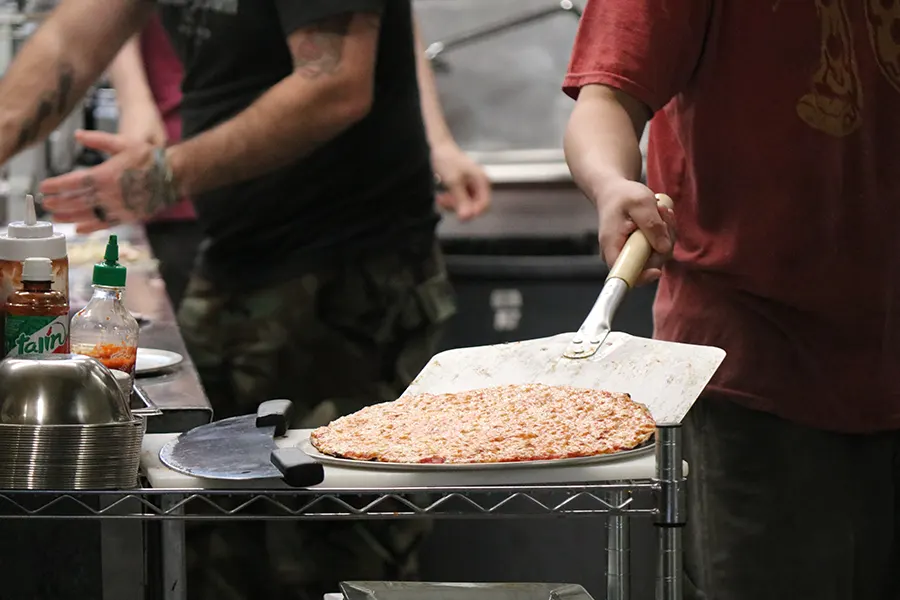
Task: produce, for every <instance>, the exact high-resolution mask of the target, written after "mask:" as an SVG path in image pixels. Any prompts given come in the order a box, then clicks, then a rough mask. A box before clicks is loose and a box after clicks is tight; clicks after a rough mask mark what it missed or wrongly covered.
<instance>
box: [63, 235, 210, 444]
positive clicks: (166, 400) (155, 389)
mask: <svg viewBox="0 0 900 600" xmlns="http://www.w3.org/2000/svg"><path fill="white" fill-rule="evenodd" d="M57 229H59V227H57ZM112 232H113V233H116V234H117V235H118V236H119V239H120V240H127V241H128V242H130V243H131V244H134V246H135V247H137V248H140V249H143V250H145V251H146V252H148V253H149V245H148V243H147V239H146V237H145V236H144V232H143V229H142V228H139V227H131V226H120V227H116V228H115V229H114V230H112ZM68 233H69V232H68V231H66V234H67V235H68ZM91 271H92V267H91V265H82V266H73V267H71V268H70V272H69V280H70V296H71V302H72V306H73V308H80V306H82V305H83V304H84V303H86V301H87V299H88V298H89V297H90V293H91V288H90V279H91ZM125 305H126V306H127V307H128V309H129V310H131V311H132V312H133V313H136V314H139V315H141V316H142V317H143V319H146V323H145V324H144V325H143V326H142V328H141V335H140V346H141V347H142V348H157V349H160V350H170V351H172V352H177V353H179V354H181V355H182V356H183V357H184V362H182V363H181V364H180V365H178V366H177V367H175V369H174V370H172V371H171V372H170V373H166V374H163V375H159V376H154V377H141V378H139V379H138V380H137V382H138V384H139V385H140V386H141V387H142V388H143V390H144V391H145V392H146V393H147V396H148V397H149V398H150V400H151V401H152V402H153V403H154V404H155V405H156V406H157V407H158V408H159V409H160V410H161V411H162V415H159V416H153V417H150V418H149V419H148V421H147V431H148V433H172V432H180V431H185V430H187V429H191V428H192V427H196V426H198V425H203V424H205V423H209V422H210V421H211V420H212V408H211V407H210V405H209V401H208V400H207V399H206V394H205V393H204V391H203V387H202V386H201V384H200V378H199V377H198V375H197V370H196V369H195V368H194V364H193V362H191V358H190V356H189V355H188V353H187V349H186V348H185V345H184V340H183V339H182V337H181V333H180V331H179V329H178V324H177V323H176V321H175V314H174V312H173V310H172V306H171V304H170V303H169V299H168V296H167V295H166V290H165V286H164V285H163V282H162V279H160V277H159V274H158V272H157V271H156V268H155V266H153V265H152V264H142V265H137V266H134V267H129V269H128V282H127V287H126V292H125Z"/></svg>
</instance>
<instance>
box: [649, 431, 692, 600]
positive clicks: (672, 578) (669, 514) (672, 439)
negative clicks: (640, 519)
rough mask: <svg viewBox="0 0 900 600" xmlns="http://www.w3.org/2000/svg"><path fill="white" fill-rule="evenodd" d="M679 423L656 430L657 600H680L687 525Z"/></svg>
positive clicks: (682, 590)
mask: <svg viewBox="0 0 900 600" xmlns="http://www.w3.org/2000/svg"><path fill="white" fill-rule="evenodd" d="M681 437H682V431H681V424H680V423H671V424H659V425H657V427H656V480H655V483H656V486H657V490H656V498H657V514H656V527H657V528H658V531H659V565H658V579H657V588H656V597H657V600H682V598H683V594H684V581H683V578H684V573H683V564H684V561H683V551H684V549H683V547H682V536H683V535H684V526H685V524H686V522H687V511H686V494H685V492H686V489H685V487H686V479H685V476H684V463H683V462H682V456H683V455H682V447H681Z"/></svg>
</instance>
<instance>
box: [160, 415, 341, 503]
mask: <svg viewBox="0 0 900 600" xmlns="http://www.w3.org/2000/svg"><path fill="white" fill-rule="evenodd" d="M292 412H293V404H292V403H291V402H290V400H269V401H268V402H263V403H262V404H260V405H259V408H258V409H257V412H256V414H253V415H246V416H243V417H232V418H230V419H223V420H221V421H215V422H213V423H210V424H208V425H201V426H200V427H196V428H194V429H191V430H190V431H186V432H184V433H182V434H181V435H179V436H178V437H177V438H175V439H174V440H172V441H170V442H169V443H168V444H166V445H165V446H163V448H162V450H160V452H159V459H160V461H162V463H163V464H164V465H166V466H167V467H169V468H170V469H172V470H173V471H178V472H179V473H183V474H185V475H190V476H192V477H199V478H203V479H219V480H228V481H248V480H253V479H268V478H283V479H284V481H285V483H287V484H288V485H290V486H293V487H310V486H313V485H318V484H320V483H322V481H324V479H325V471H324V468H323V467H322V465H321V464H319V463H318V462H317V461H315V460H313V459H312V458H310V457H309V456H307V454H306V453H305V452H303V451H302V450H300V449H299V448H278V447H277V444H276V443H275V438H278V437H282V436H284V435H285V434H286V433H287V430H288V427H289V426H290V423H291V414H292Z"/></svg>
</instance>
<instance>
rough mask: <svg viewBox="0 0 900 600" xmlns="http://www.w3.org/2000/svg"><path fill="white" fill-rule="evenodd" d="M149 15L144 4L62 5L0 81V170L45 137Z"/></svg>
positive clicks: (83, 0) (65, 0)
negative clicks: (3, 165) (19, 153)
mask: <svg viewBox="0 0 900 600" xmlns="http://www.w3.org/2000/svg"><path fill="white" fill-rule="evenodd" d="M152 10H153V5H152V4H150V3H149V2H145V1H144V0H120V1H117V2H110V1H109V0H62V2H60V3H59V6H58V7H57V8H56V9H55V10H54V11H53V13H52V14H51V16H50V17H49V18H48V19H47V21H46V22H45V23H44V24H43V25H42V26H41V27H40V28H39V29H38V31H37V32H36V33H35V34H34V36H32V38H31V39H30V40H28V42H27V43H26V44H25V46H24V47H23V48H22V51H21V52H20V53H19V54H18V56H16V59H15V60H14V61H13V63H12V64H11V65H10V67H9V69H8V70H7V71H6V73H5V74H4V75H3V78H2V79H0V164H2V163H4V162H6V161H7V160H9V159H10V158H12V157H13V156H14V155H15V154H17V153H18V152H19V151H21V150H23V149H25V148H26V147H28V146H30V145H31V144H33V143H34V142H36V141H38V140H41V139H43V138H44V137H45V136H47V135H48V134H49V133H50V132H51V131H53V129H54V128H56V127H57V126H58V125H59V123H60V122H61V121H62V120H63V119H64V118H65V117H66V115H68V113H69V112H70V111H71V110H72V108H73V107H74V105H75V103H76V102H77V101H78V99H79V98H81V97H82V96H83V95H84V93H85V92H86V91H87V89H88V87H89V86H90V85H91V84H92V83H93V82H94V81H95V80H96V79H97V78H98V77H99V76H100V74H101V73H102V72H103V69H104V68H105V67H106V65H107V64H108V63H109V62H110V61H111V60H112V58H113V56H115V54H116V51H118V49H119V47H121V46H122V44H123V43H124V42H125V40H126V39H128V37H130V35H131V34H132V33H134V32H135V31H137V30H138V29H139V28H140V26H141V24H142V23H143V20H144V19H145V18H146V17H147V16H148V15H149V14H150V12H151V11H152Z"/></svg>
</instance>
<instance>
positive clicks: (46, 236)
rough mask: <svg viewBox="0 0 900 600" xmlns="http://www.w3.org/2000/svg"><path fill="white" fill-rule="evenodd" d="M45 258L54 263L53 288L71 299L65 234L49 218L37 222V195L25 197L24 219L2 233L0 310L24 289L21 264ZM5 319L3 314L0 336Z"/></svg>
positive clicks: (0, 250)
mask: <svg viewBox="0 0 900 600" xmlns="http://www.w3.org/2000/svg"><path fill="white" fill-rule="evenodd" d="M31 257H44V258H49V259H50V260H51V261H52V262H53V289H54V290H56V291H58V292H62V294H63V296H65V298H66V299H67V300H68V298H69V259H68V257H67V255H66V236H65V235H63V234H62V233H61V232H59V231H54V230H53V225H52V224H51V223H49V222H47V221H38V220H37V216H36V212H35V208H34V198H33V197H32V196H30V195H28V196H25V219H24V220H23V221H14V222H12V223H10V224H9V226H8V227H7V228H6V231H3V232H0V312H2V310H3V308H4V306H5V304H6V299H7V298H8V297H9V295H10V294H12V293H13V292H15V291H17V290H21V289H22V265H23V263H24V262H25V259H26V258H31ZM5 322H6V319H5V318H4V317H2V316H0V338H2V339H5V337H6V336H5V335H4V334H3V332H2V329H3V327H4V324H5Z"/></svg>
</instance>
